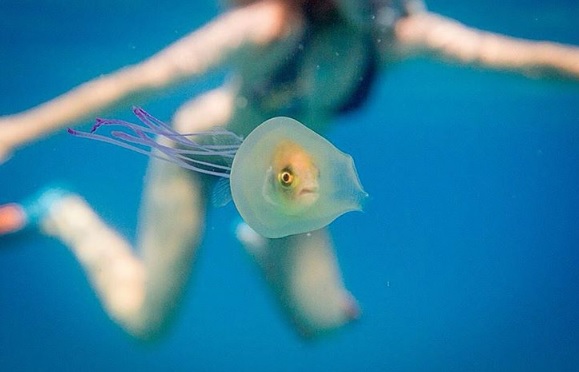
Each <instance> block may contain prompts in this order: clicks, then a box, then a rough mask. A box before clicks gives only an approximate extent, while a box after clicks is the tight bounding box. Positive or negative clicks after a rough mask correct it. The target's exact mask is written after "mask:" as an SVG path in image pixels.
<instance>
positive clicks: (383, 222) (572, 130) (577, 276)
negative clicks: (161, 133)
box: [0, 0, 579, 371]
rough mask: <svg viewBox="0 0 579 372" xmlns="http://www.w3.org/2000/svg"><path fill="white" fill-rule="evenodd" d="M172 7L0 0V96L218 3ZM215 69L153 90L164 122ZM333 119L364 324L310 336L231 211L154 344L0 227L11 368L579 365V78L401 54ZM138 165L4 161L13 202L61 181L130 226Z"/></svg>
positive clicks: (46, 157)
mask: <svg viewBox="0 0 579 372" xmlns="http://www.w3.org/2000/svg"><path fill="white" fill-rule="evenodd" d="M92 3H96V5H95V4H92ZM169 3H170V4H171V5H165V6H164V7H163V8H158V6H157V5H155V4H158V2H154V1H152V0H130V1H129V0H126V1H112V0H102V1H97V2H88V1H70V0H69V1H66V0H52V1H46V0H45V1H22V0H2V1H1V2H0V91H1V93H2V94H0V114H8V113H13V112H16V111H19V110H22V109H25V108H28V107H31V106H33V105H35V104H38V103H40V102H42V101H44V100H46V99H49V98H51V97H54V96H55V95H57V94H59V93H62V92H64V91H66V90H67V89H69V88H70V87H72V86H74V85H76V84H79V83H81V82H83V81H85V80H87V79H90V78H92V77H94V76H97V75H99V74H101V73H105V72H108V71H112V70H114V69H116V68H118V67H120V66H123V65H125V64H129V63H134V62H136V61H139V60H141V59H142V58H144V57H146V56H148V55H150V54H151V53H153V52H154V51H156V50H158V49H160V48H162V47H163V46H164V45H166V44H167V43H169V42H170V41H173V40H175V39H177V38H178V37H180V36H182V35H184V34H186V33H187V32H189V31H191V30H193V29H195V28H196V27H198V26H199V25H201V24H203V23H204V22H206V21H207V20H209V19H211V17H213V16H214V15H215V14H217V12H218V6H217V4H216V3H215V2H213V1H191V0H190V1H184V0H181V1H173V2H169ZM91 4H92V5H91ZM428 5H429V8H430V9H431V10H433V11H436V12H440V13H442V14H444V15H447V16H451V17H455V18H457V19H459V20H461V21H462V22H464V23H467V24H470V25H473V26H476V27H479V28H484V29H488V30H492V31H497V32H502V33H507V34H510V35H514V36H518V37H526V38H531V39H550V40H556V41H559V42H565V43H572V44H575V45H579V29H578V28H577V19H579V3H577V2H576V1H572V0H567V1H566V0H554V1H551V2H544V1H542V2H540V1H526V0H508V1H506V2H505V1H499V0H491V1H473V0H471V1H466V2H465V1H464V0H461V1H459V0H453V1H442V0H432V1H429V2H428ZM221 78H222V74H221V73H215V74H212V75H211V76H209V77H207V78H204V79H202V80H199V81H196V82H193V83H191V84H187V85H184V86H182V87H179V88H176V89H173V90H171V91H169V92H164V93H162V94H161V95H159V96H158V97H156V98H155V100H153V101H152V102H151V103H150V104H148V105H147V106H146V108H147V109H148V110H149V111H150V112H153V113H154V114H155V115H156V116H158V117H160V118H164V119H166V118H169V117H170V114H171V112H173V111H174V110H175V108H176V107H178V105H179V103H181V102H183V101H184V100H185V99H186V98H187V97H191V96H193V95H195V94H199V93H200V92H203V91H205V90H207V89H208V88H209V87H213V86H216V85H217V84H219V82H220V81H221V80H220V79H221ZM117 116H118V117H126V118H129V117H130V113H129V110H128V108H127V109H126V110H123V111H121V112H119V113H118V115H117ZM88 124H89V123H87V125H88ZM328 136H329V138H330V139H331V140H332V141H333V142H334V143H335V144H337V146H338V147H340V148H342V149H344V150H345V151H347V152H349V153H351V154H352V155H353V156H354V158H355V160H356V163H357V167H358V171H359V173H360V176H361V178H362V180H363V183H364V185H365V188H366V189H367V191H368V192H369V193H370V194H371V196H372V199H371V201H370V203H368V207H367V210H366V212H365V213H360V214H348V215H346V216H344V217H341V218H340V219H339V220H338V221H336V222H335V223H334V224H333V225H332V229H333V231H334V233H335V234H334V236H335V242H336V245H337V252H338V256H339V260H340V263H341V268H342V270H343V274H344V278H345V281H346V284H347V286H348V288H349V289H350V290H351V291H352V292H353V293H354V294H355V295H356V297H357V298H358V300H359V301H360V304H361V306H362V308H363V317H362V318H361V320H360V321H359V322H357V323H356V324H354V325H352V326H349V327H347V328H345V329H343V330H341V331H340V332H338V333H336V334H334V335H331V336H330V337H328V338H325V339H322V340H319V341H318V342H314V343H304V342H303V341H301V340H300V339H299V338H297V337H296V336H295V334H294V333H293V331H292V330H291V329H290V328H289V327H288V326H287V324H286V323H285V322H284V319H283V318H282V317H281V316H280V314H279V313H278V312H277V308H276V307H275V305H274V304H273V303H272V302H271V299H270V297H269V293H268V292H267V289H266V288H265V287H264V285H263V283H262V282H261V281H260V279H259V277H258V276H257V275H256V270H255V267H253V266H252V265H251V264H250V261H249V260H248V258H247V257H246V255H245V253H244V252H243V251H242V250H241V248H240V246H239V245H238V244H237V243H236V241H235V239H234V237H233V234H232V233H231V221H232V220H233V219H234V218H235V214H234V211H233V209H232V208H225V209H219V210H215V211H214V212H213V213H212V215H211V216H210V219H209V222H208V234H207V237H206V239H205V244H204V249H203V252H202V254H201V257H200V259H199V265H198V271H197V272H196V274H195V276H194V281H193V283H192V285H191V287H190V289H189V291H188V292H187V296H186V298H185V300H184V302H183V308H182V310H181V312H180V313H179V316H178V318H177V320H176V322H175V324H174V326H173V327H172V328H171V330H170V331H169V333H168V334H167V336H166V337H165V338H164V339H162V340H160V341H159V342H156V343H153V344H141V343H139V342H137V341H135V340H133V339H131V338H130V337H128V336H126V335H125V334H124V333H123V331H121V330H120V329H119V328H118V327H117V326H116V325H115V324H114V323H112V322H111V321H110V320H109V319H108V317H107V315H106V314H105V313H104V311H103V310H102V309H101V307H100V305H99V303H98V301H97V299H96V298H95V296H94V294H93V292H92V290H91V289H90V288H89V286H88V283H87V281H86V279H85V277H84V275H83V273H82V271H81V270H80V268H79V266H78V264H77V263H76V262H75V260H74V259H73V258H72V257H71V255H70V254H69V252H68V251H67V250H66V248H64V247H63V246H62V245H60V244H59V243H57V242H56V241H53V240H49V239H45V238H42V237H40V236H35V235H33V234H31V235H28V236H18V237H13V238H10V239H3V240H0V370H3V371H11V370H80V369H82V370H129V369H139V370H194V371H218V370H316V371H317V370H334V371H340V370H343V371H350V370H370V371H374V370H392V371H416V370H421V371H531V370H538V371H571V370H579V193H578V190H579V86H578V85H577V84H570V83H561V82H552V81H536V80H528V79H525V78H521V77H518V76H513V75H510V74H504V73H498V72H488V71H479V70H474V69H465V68H460V67H456V66H448V65H445V64H443V63H440V62H432V61H428V60H418V61H412V62H407V63H404V64H402V65H399V66H397V67H396V68H393V69H392V70H390V71H388V72H386V73H384V74H383V75H381V76H380V78H379V81H378V84H377V87H376V90H375V92H374V94H373V95H372V97H371V99H370V101H369V102H368V104H367V105H366V106H365V107H364V109H363V110H361V111H359V112H357V113H355V114H351V115H348V116H346V117H342V118H340V119H339V120H337V123H336V126H335V127H334V129H333V130H332V131H331V132H330V133H329V134H328ZM145 165H146V159H145V158H144V157H142V156H139V155H136V154H133V153H130V152H128V151H125V150H122V149H116V148H114V147H112V146H106V145H102V146H101V145H98V144H95V143H87V142H85V141H80V140H78V139H75V138H72V137H70V136H68V135H66V134H64V133H59V134H57V135H55V136H52V137H50V138H48V139H46V140H44V141H42V142H38V143H36V144H34V145H33V146H29V147H26V148H25V149H23V150H21V151H20V152H18V153H17V154H16V155H15V157H14V158H13V159H12V160H11V161H10V162H8V163H6V164H4V165H2V166H0V203H4V202H8V201H12V200H20V199H21V198H23V197H25V196H27V195H29V194H31V193H33V192H35V191H36V190H37V189H38V188H41V187H43V186H44V185H46V184H47V183H51V182H55V181H66V182H68V183H69V184H70V185H73V186H74V187H75V189H76V190H77V191H78V192H80V193H81V194H82V195H84V196H85V197H86V199H87V200H89V201H90V202H91V203H93V205H94V206H95V208H96V209H97V210H98V211H99V212H100V214H101V215H102V216H103V217H104V218H105V219H106V220H107V221H109V222H110V223H111V224H112V225H114V226H116V227H117V228H118V229H119V231H121V232H122V233H123V234H125V235H126V236H128V237H130V238H131V239H133V237H134V234H135V226H136V210H137V206H138V201H139V195H140V192H141V183H142V178H143V174H144V170H145ZM224 232H225V233H224Z"/></svg>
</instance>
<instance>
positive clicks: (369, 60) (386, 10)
mask: <svg viewBox="0 0 579 372" xmlns="http://www.w3.org/2000/svg"><path fill="white" fill-rule="evenodd" d="M411 3H412V4H415V3H419V4H422V1H421V0H399V1H394V3H393V2H392V1H389V0H370V1H369V2H368V6H369V7H370V8H369V13H368V14H369V17H370V16H371V18H369V21H370V19H371V20H372V27H369V28H368V32H367V34H366V36H365V39H366V40H365V41H364V42H365V43H366V45H367V47H366V48H365V50H366V54H365V56H364V58H365V61H364V65H363V66H362V67H361V71H360V77H359V78H358V79H357V80H356V82H354V83H353V84H352V87H351V90H350V93H349V94H348V95H347V97H346V99H344V100H343V102H340V103H339V104H338V105H337V106H336V108H335V109H334V110H335V113H338V114H342V113H348V112H351V111H354V110H357V109H359V108H360V107H361V106H362V105H363V104H364V103H365V102H366V100H367V98H368V96H369V95H370V92H371V90H372V87H373V85H374V82H375V81H376V77H377V75H378V67H379V52H378V46H377V45H376V42H375V41H374V40H375V37H374V30H375V29H376V28H379V29H381V31H382V32H384V29H393V26H394V24H395V22H396V20H397V19H399V18H400V17H404V16H406V15H408V9H407V6H408V5H409V4H411ZM305 16H306V28H305V30H304V33H303V35H302V37H301V39H300V40H298V42H296V44H295V47H294V50H293V52H292V53H291V54H290V55H289V56H288V57H286V59H285V62H284V63H282V64H280V65H279V66H278V68H277V69H276V70H275V71H274V72H273V73H272V75H271V76H270V77H268V78H267V80H265V81H263V82H261V83H257V84H255V85H254V86H253V87H252V89H251V90H252V93H251V96H252V97H251V99H253V100H254V102H256V103H257V102H258V103H259V104H260V105H261V106H262V108H264V109H266V111H267V109H268V108H277V110H276V112H277V114H278V115H287V116H299V113H300V112H302V108H303V101H304V97H303V96H302V95H301V94H300V92H299V89H297V87H298V81H299V78H300V74H301V73H302V71H303V69H304V59H305V53H304V52H303V51H304V50H308V48H309V46H310V44H311V41H312V39H313V35H315V33H316V32H317V31H318V30H319V29H320V28H324V27H332V24H331V22H336V19H339V17H341V16H340V14H339V13H338V11H337V10H336V9H334V10H333V13H330V14H325V15H324V17H325V18H324V19H320V16H319V14H314V13H313V11H310V12H308V11H307V10H306V11H305ZM341 21H343V20H341ZM287 92H291V93H289V96H288V93H287ZM280 97H282V98H280ZM280 99H281V100H282V103H281V104H280V101H279V100H280ZM280 106H282V108H281V110H280V109H279V107H280Z"/></svg>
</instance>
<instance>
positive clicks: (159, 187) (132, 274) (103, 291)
mask: <svg viewBox="0 0 579 372" xmlns="http://www.w3.org/2000/svg"><path fill="white" fill-rule="evenodd" d="M205 205H206V203H205V186H204V181H203V179H202V178H200V177H197V176H196V175H191V174H190V173H189V172H187V171H185V170H183V169H181V168H178V167H176V166H174V165H172V164H169V163H166V162H162V161H157V160H153V161H152V162H151V165H150V168H149V170H148V174H147V186H146V190H145V194H144V202H143V207H142V220H141V223H140V227H139V232H140V236H139V246H140V248H141V252H140V253H141V254H140V255H139V256H138V255H137V254H136V253H135V252H134V251H133V250H132V249H131V247H130V245H129V244H128V243H127V241H126V240H125V239H124V238H122V237H121V236H120V235H119V234H118V233H117V232H116V231H114V230H113V229H111V228H110V227H109V226H107V225H106V224H105V223H104V222H103V221H102V220H101V219H100V217H99V216H98V215H97V214H96V213H95V212H94V211H93V210H92V208H91V207H90V206H89V205H88V204H87V202H86V201H85V200H83V199H82V198H81V197H79V196H78V195H74V194H73V195H68V196H66V197H64V198H62V199H61V200H59V201H58V202H57V203H55V205H54V206H53V207H52V208H51V210H50V211H49V213H48V214H47V216H46V217H45V218H44V219H43V220H42V221H41V228H42V230H43V231H44V232H45V233H46V234H49V235H52V236H55V237H56V238H58V239H60V240H61V241H62V242H63V243H64V244H66V245H67V246H68V247H69V248H70V250H71V252H72V253H73V254H74V255H75V256H76V258H77V259H78V261H79V262H80V264H81V265H82V267H83V269H84V270H85V271H86V274H87V277H88V279H89V281H90V283H91V284H92V286H93V287H94V289H95V291H96V293H97V295H98V296H99V298H100V299H101V301H102V303H103V306H104V307H105V309H106V310H107V312H108V313H109V315H110V316H111V317H112V318H113V319H114V320H116V321H117V322H118V323H119V324H120V325H121V326H122V327H123V328H125V329H126V330H127V331H128V332H130V333H131V334H133V335H135V336H138V337H141V338H152V337H154V336H157V335H158V334H159V333H160V332H161V331H163V330H164V329H166V326H167V324H168V322H169V320H170V319H171V316H172V315H173V314H174V312H175V309H176V305H177V304H178V302H179V299H180V298H181V296H182V292H183V290H184V287H185V285H186V283H187V279H188V277H189V275H190V272H191V270H192V266H193V261H194V258H195V255H196V251H197V247H198V246H199V243H200V236H201V234H202V230H203V221H204V218H205Z"/></svg>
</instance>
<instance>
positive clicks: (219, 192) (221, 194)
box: [211, 178, 231, 207]
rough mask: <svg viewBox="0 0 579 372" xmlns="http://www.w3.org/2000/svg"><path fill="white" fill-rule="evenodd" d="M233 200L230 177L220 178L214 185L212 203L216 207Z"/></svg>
mask: <svg viewBox="0 0 579 372" xmlns="http://www.w3.org/2000/svg"><path fill="white" fill-rule="evenodd" d="M230 201H231V185H230V182H229V178H220V179H219V181H217V183H216V184H215V186H213V194H212V195H211V203H212V204H213V205H214V206H215V207H224V206H226V205H227V204H228V203H229V202H230Z"/></svg>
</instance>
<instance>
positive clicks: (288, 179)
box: [277, 167, 294, 187]
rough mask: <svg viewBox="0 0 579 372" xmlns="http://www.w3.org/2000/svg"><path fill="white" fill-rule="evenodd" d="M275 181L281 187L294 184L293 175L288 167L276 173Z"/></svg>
mask: <svg viewBox="0 0 579 372" xmlns="http://www.w3.org/2000/svg"><path fill="white" fill-rule="evenodd" d="M277 180H278V181H279V183H280V184H281V185H282V186H283V187H290V186H291V185H292V183H293V182H294V174H293V172H292V170H291V169H290V168H289V167H286V168H284V169H282V170H281V172H279V173H278V175H277Z"/></svg>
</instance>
